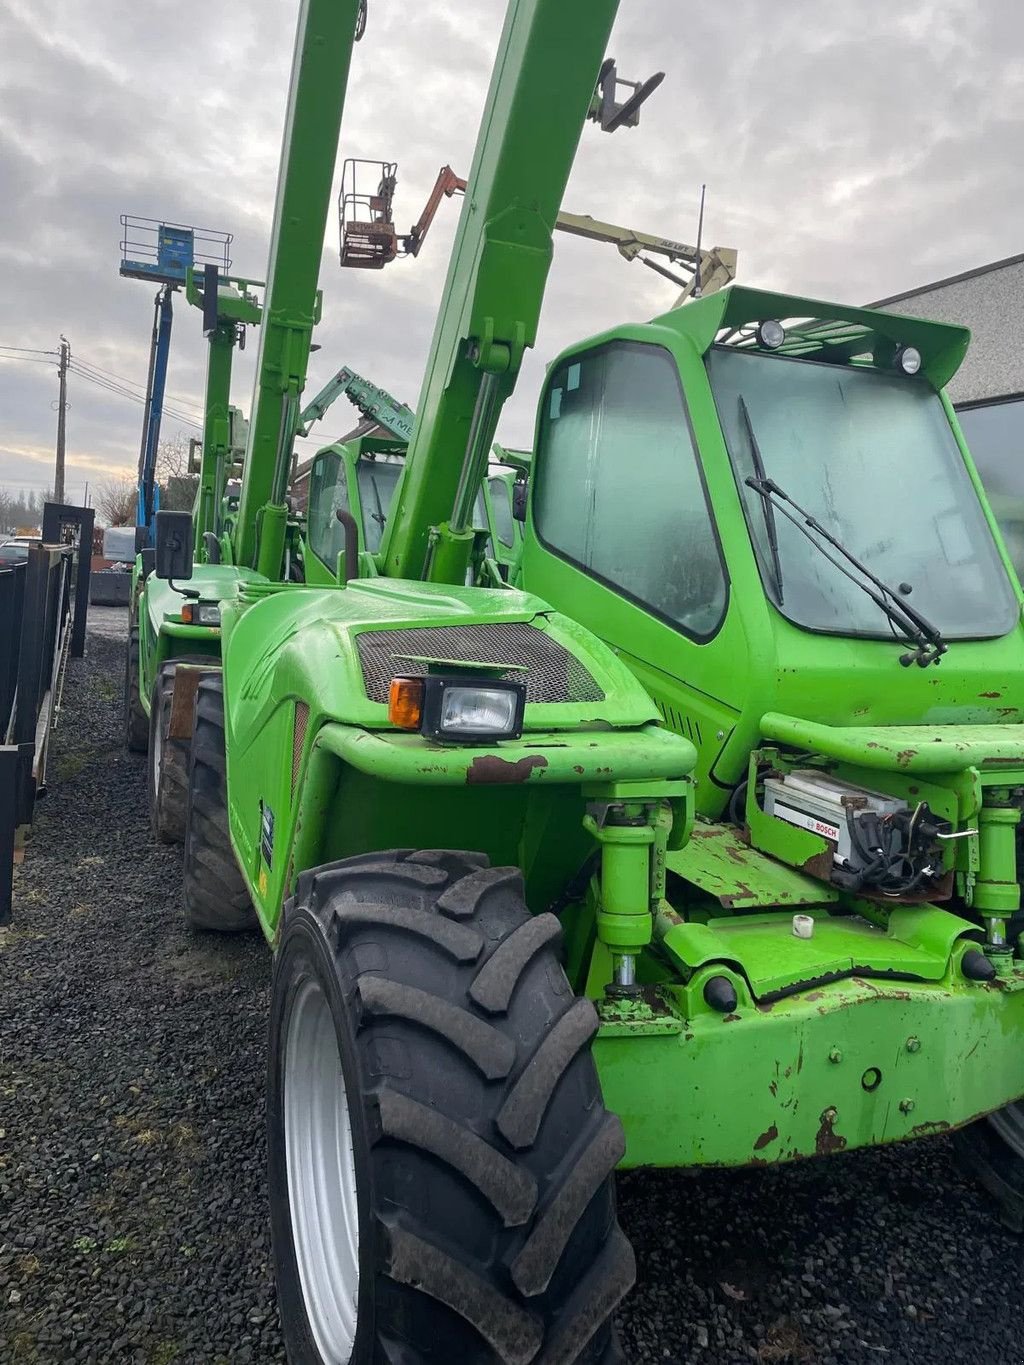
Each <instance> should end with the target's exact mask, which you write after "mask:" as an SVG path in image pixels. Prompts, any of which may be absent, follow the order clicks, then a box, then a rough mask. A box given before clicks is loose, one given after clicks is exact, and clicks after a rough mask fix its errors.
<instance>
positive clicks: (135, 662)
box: [124, 622, 149, 754]
mask: <svg viewBox="0 0 1024 1365" xmlns="http://www.w3.org/2000/svg"><path fill="white" fill-rule="evenodd" d="M124 742H125V747H126V748H127V749H128V750H129V752H130V753H133V754H144V753H145V752H146V745H147V744H148V743H149V721H148V720H147V719H146V713H145V711H144V710H143V709H142V701H141V699H140V697H139V628H138V626H137V625H135V623H134V622H132V624H131V625H130V626H129V627H128V652H127V653H126V655H125V660H124Z"/></svg>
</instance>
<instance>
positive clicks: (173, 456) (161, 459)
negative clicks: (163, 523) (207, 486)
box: [156, 431, 199, 512]
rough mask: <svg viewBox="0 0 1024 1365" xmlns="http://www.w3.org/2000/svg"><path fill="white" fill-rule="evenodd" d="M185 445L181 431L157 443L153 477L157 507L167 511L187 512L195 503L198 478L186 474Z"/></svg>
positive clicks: (186, 446) (187, 472) (186, 448)
mask: <svg viewBox="0 0 1024 1365" xmlns="http://www.w3.org/2000/svg"><path fill="white" fill-rule="evenodd" d="M189 444H190V443H189V439H188V437H187V436H186V435H185V433H184V432H183V431H179V432H178V433H177V435H176V436H172V437H169V438H168V439H167V440H166V441H161V442H160V452H159V454H158V456H157V462H156V477H157V482H158V483H159V485H160V506H161V507H163V508H164V509H165V510H166V511H168V512H190V511H191V510H192V504H193V503H194V502H195V496H196V489H197V488H198V487H199V479H198V477H197V476H196V475H195V474H190V473H189V468H188V453H189Z"/></svg>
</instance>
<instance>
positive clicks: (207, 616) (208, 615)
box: [181, 602, 220, 626]
mask: <svg viewBox="0 0 1024 1365" xmlns="http://www.w3.org/2000/svg"><path fill="white" fill-rule="evenodd" d="M181 619H182V620H183V621H184V622H185V624H186V625H187V626H219V625H220V603H219V602H186V603H185V605H184V606H183V607H182V609H181Z"/></svg>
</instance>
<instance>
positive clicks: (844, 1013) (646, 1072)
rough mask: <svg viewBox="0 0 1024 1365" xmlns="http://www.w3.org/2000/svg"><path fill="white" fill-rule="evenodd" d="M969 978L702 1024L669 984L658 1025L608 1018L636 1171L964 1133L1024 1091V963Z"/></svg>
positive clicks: (883, 985)
mask: <svg viewBox="0 0 1024 1365" xmlns="http://www.w3.org/2000/svg"><path fill="white" fill-rule="evenodd" d="M956 956H958V955H956ZM958 976H959V973H958V972H956V973H954V972H952V971H951V972H950V974H948V975H947V976H946V977H945V978H944V979H943V980H942V981H941V982H903V981H899V982H896V981H882V980H870V979H866V978H851V979H847V980H844V981H838V982H832V983H831V984H829V985H825V986H821V987H819V988H817V989H812V990H809V991H807V992H806V993H802V994H798V995H791V996H788V997H785V998H783V999H779V1000H776V1001H774V1002H773V1003H770V1004H762V1005H748V1006H741V1007H740V1008H739V1009H738V1010H737V1011H736V1012H734V1013H733V1014H731V1015H725V1016H722V1015H720V1014H712V1013H710V1012H707V1013H700V1014H698V1013H695V1014H694V1015H693V1016H691V1017H689V1018H687V1017H685V1015H684V1013H683V1006H682V1002H683V1000H684V999H685V992H682V991H679V990H678V989H677V988H674V987H663V988H662V989H661V991H660V992H659V997H660V1004H661V1007H662V1009H664V1007H665V1006H667V1007H668V1009H667V1011H666V1012H664V1013H661V1014H660V1017H659V1018H658V1020H657V1023H656V1025H654V1027H656V1028H657V1029H659V1030H660V1031H659V1032H653V1031H651V1032H645V1031H644V1025H643V1024H642V1023H639V1022H638V1023H637V1024H636V1025H634V1026H630V1025H629V1024H626V1025H623V1024H622V1023H621V1022H619V1023H614V1022H610V1023H607V1024H606V1025H605V1026H604V1027H603V1028H602V1031H601V1033H600V1035H599V1037H598V1040H597V1042H596V1044H595V1053H596V1057H597V1063H598V1067H599V1070H600V1073H601V1080H602V1084H603V1087H604V1097H605V1103H606V1104H607V1105H608V1107H609V1108H610V1109H612V1110H613V1111H615V1112H616V1113H618V1114H619V1115H620V1116H621V1118H622V1121H623V1123H624V1125H625V1129H626V1137H627V1150H626V1157H625V1160H624V1161H623V1163H622V1164H623V1166H625V1167H634V1166H744V1165H767V1164H770V1163H776V1162H782V1161H789V1160H793V1159H794V1158H798V1157H805V1156H814V1155H825V1154H828V1153H831V1152H836V1151H841V1150H844V1149H853V1148H857V1147H867V1146H874V1145H877V1144H880V1143H886V1142H899V1141H901V1140H903V1139H905V1138H915V1137H921V1136H923V1135H925V1134H929V1133H937V1132H944V1131H946V1130H947V1129H951V1128H958V1127H961V1126H962V1125H963V1124H966V1123H969V1122H970V1121H971V1120H972V1119H975V1118H978V1117H980V1116H981V1115H984V1114H986V1113H990V1112H991V1111H992V1110H994V1109H998V1108H1000V1107H1001V1106H1002V1105H1004V1104H1007V1103H1009V1102H1011V1101H1013V1100H1016V1099H1018V1098H1020V1097H1021V1096H1024V1047H1022V1045H1021V1044H1022V1040H1024V971H1020V970H1015V971H1013V972H1012V973H1010V974H1009V975H1008V976H1007V977H1005V978H1001V979H999V980H997V981H996V982H993V983H992V984H976V983H971V982H968V981H966V980H963V979H962V977H961V978H960V979H956V978H957V977H958ZM693 984H694V983H691V987H692V985H693ZM690 998H691V1000H692V995H691V997H690Z"/></svg>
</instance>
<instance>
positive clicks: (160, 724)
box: [150, 701, 164, 791]
mask: <svg viewBox="0 0 1024 1365" xmlns="http://www.w3.org/2000/svg"><path fill="white" fill-rule="evenodd" d="M153 705H154V706H155V707H156V708H157V712H156V724H155V725H154V726H153V746H152V747H153V752H152V756H151V760H150V761H151V762H152V764H153V790H154V791H159V790H160V760H161V758H162V757H163V753H164V718H163V716H162V715H161V714H160V712H161V709H162V708H161V706H160V702H159V701H155V702H154V703H153Z"/></svg>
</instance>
